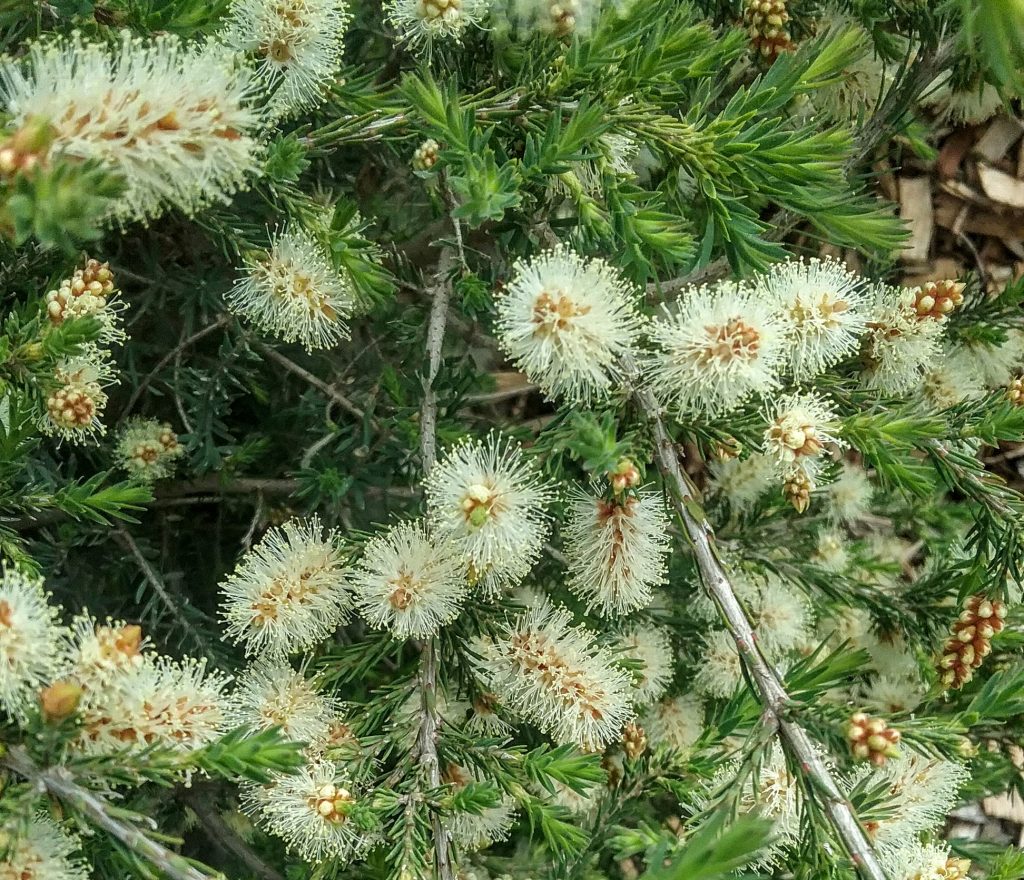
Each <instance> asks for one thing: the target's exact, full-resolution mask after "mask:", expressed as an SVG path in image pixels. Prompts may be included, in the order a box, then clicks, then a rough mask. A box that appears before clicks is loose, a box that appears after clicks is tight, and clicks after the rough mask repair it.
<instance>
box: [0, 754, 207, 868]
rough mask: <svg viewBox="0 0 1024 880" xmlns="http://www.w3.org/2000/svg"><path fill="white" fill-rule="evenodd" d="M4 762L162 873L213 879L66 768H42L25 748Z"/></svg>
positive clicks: (4, 759) (8, 755)
mask: <svg viewBox="0 0 1024 880" xmlns="http://www.w3.org/2000/svg"><path fill="white" fill-rule="evenodd" d="M0 763H2V764H3V765H4V766H5V767H8V768H9V769H11V770H13V771H14V772H15V773H17V774H18V775H19V776H23V777H24V778H25V779H27V780H29V781H30V782H32V783H34V784H35V785H37V786H39V788H41V789H42V790H43V791H45V792H47V793H49V794H51V795H53V796H54V797H55V798H57V799H58V800H61V801H63V802H64V803H66V804H68V805H69V806H71V807H73V808H74V809H75V810H77V811H78V812H79V813H81V814H82V815H83V816H85V817H86V818H88V819H89V821H90V822H92V824H94V825H96V826H97V827H99V828H102V829H103V830H104V831H106V832H107V834H109V835H110V836H111V837H114V838H116V839H117V840H119V841H121V843H122V844H124V845H125V846H126V847H128V849H130V850H131V851H132V852H134V853H136V854H137V855H139V856H141V857H142V858H143V859H145V860H146V861H147V862H149V863H150V864H151V865H153V867H155V868H156V869H157V870H158V871H159V872H160V873H161V874H164V875H166V876H167V877H171V878H173V880H210V878H211V877H212V876H213V875H211V874H207V873H204V872H202V871H200V870H198V869H197V868H196V867H195V866H194V865H192V864H191V863H190V862H189V861H188V859H186V858H185V857H184V856H181V855H178V853H176V852H173V851H172V850H169V849H167V848H166V847H165V846H162V845H161V844H159V843H157V842H156V841H155V840H152V839H151V838H150V837H148V836H147V835H146V834H145V832H143V831H141V830H140V829H138V828H135V827H134V826H132V825H127V824H125V823H124V822H121V821H120V820H118V819H116V818H115V817H114V816H113V815H112V810H114V809H115V808H113V807H112V806H111V804H109V803H108V802H107V801H106V800H105V799H104V798H103V797H101V796H100V795H98V794H97V793H96V792H93V791H90V790H89V789H87V788H83V787H82V786H80V785H79V784H78V783H77V782H75V781H74V779H73V778H72V777H71V774H70V773H68V771H67V769H66V768H64V767H45V768H44V767H38V766H36V764H35V762H34V761H33V760H32V758H31V757H29V754H28V753H27V752H26V751H25V750H24V749H23V748H22V747H21V746H12V747H11V749H10V751H8V753H7V754H6V755H5V756H4V758H3V760H2V762H0Z"/></svg>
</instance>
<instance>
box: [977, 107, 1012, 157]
mask: <svg viewBox="0 0 1024 880" xmlns="http://www.w3.org/2000/svg"><path fill="white" fill-rule="evenodd" d="M1021 134H1024V126H1022V125H1021V124H1020V123H1019V122H1018V121H1017V120H1016V119H1010V118H1008V117H1006V116H1000V117H999V118H998V119H994V120H992V123H991V125H989V127H988V129H987V130H986V131H985V133H984V134H983V135H982V136H981V140H979V141H978V143H977V144H975V146H974V153H975V155H977V156H980V157H981V158H982V159H984V160H985V161H986V162H998V161H999V160H1000V159H1002V158H1003V156H1005V155H1006V153H1007V152H1008V151H1009V149H1010V147H1012V146H1013V145H1014V144H1015V143H1017V139H1018V138H1019V137H1020V136H1021Z"/></svg>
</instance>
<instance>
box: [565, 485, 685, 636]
mask: <svg viewBox="0 0 1024 880" xmlns="http://www.w3.org/2000/svg"><path fill="white" fill-rule="evenodd" d="M668 535H669V521H668V515H667V514H666V512H665V504H664V501H663V500H662V498H661V495H660V494H658V493H655V492H640V493H638V494H636V495H629V496H625V497H616V498H612V499H607V498H603V497H601V496H598V495H590V494H587V493H584V492H579V493H577V494H576V495H574V496H573V498H572V507H571V509H570V519H569V521H568V522H567V523H566V525H565V527H564V529H563V536H564V539H565V552H566V556H567V557H568V560H569V582H568V584H567V586H568V588H569V590H570V591H572V592H573V593H574V594H576V595H577V596H579V597H580V598H581V599H583V600H584V601H585V602H587V607H588V608H590V609H596V610H597V611H598V612H599V613H600V614H603V615H606V616H612V615H621V614H628V613H629V612H631V611H635V610H637V609H638V608H643V607H645V606H647V605H649V604H650V602H651V597H652V595H653V589H654V587H656V586H658V585H659V584H661V583H663V582H664V580H665V570H666V558H667V556H668V550H669V544H670V541H669V537H668Z"/></svg>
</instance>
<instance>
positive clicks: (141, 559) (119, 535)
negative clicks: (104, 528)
mask: <svg viewBox="0 0 1024 880" xmlns="http://www.w3.org/2000/svg"><path fill="white" fill-rule="evenodd" d="M114 538H115V539H116V540H117V541H118V543H120V544H121V545H123V546H124V548H125V549H126V550H127V551H128V552H129V553H131V555H132V556H133V557H134V559H135V562H136V563H137V564H138V566H139V570H140V571H141V572H142V576H143V578H145V579H146V582H147V583H148V584H149V585H150V586H151V587H152V588H153V591H154V592H155V593H156V594H157V596H158V597H159V598H160V601H161V602H162V603H163V605H164V607H165V608H166V609H167V610H168V611H169V612H170V613H171V617H173V618H174V619H175V620H176V621H177V623H178V626H180V627H181V628H182V629H183V630H184V631H185V632H187V633H188V634H189V635H190V636H191V637H192V639H193V640H194V641H195V643H196V644H197V645H198V646H199V647H200V648H202V649H204V650H205V651H206V652H207V653H210V647H211V646H210V644H209V642H208V641H207V639H206V638H205V636H203V635H202V634H201V633H200V632H199V631H198V630H197V629H196V628H195V627H194V626H193V625H192V623H191V622H190V621H189V619H188V618H187V617H185V615H184V614H183V613H182V611H181V608H179V607H178V603H177V602H175V601H174V600H173V599H172V598H171V594H170V592H169V591H168V589H167V585H166V584H165V583H164V582H163V580H162V579H161V578H160V575H158V574H157V573H156V570H155V569H154V568H153V566H152V565H150V564H149V560H148V559H146V557H145V556H144V555H143V553H142V551H141V550H140V549H139V545H138V544H136V543H135V539H134V538H133V537H132V536H131V534H130V533H129V532H128V530H127V529H125V528H124V527H123V526H118V527H117V529H116V530H115V531H114Z"/></svg>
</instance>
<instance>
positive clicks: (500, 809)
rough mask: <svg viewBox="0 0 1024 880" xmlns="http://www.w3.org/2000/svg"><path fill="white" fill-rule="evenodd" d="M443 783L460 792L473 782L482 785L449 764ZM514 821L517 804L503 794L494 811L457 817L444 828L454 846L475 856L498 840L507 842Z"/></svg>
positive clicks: (466, 773) (474, 774)
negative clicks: (476, 852) (477, 852)
mask: <svg viewBox="0 0 1024 880" xmlns="http://www.w3.org/2000/svg"><path fill="white" fill-rule="evenodd" d="M442 781H443V782H445V783H447V784H449V785H451V786H453V787H454V788H455V789H456V790H458V789H461V788H464V787H465V786H466V785H468V784H469V783H470V782H479V781H480V779H479V778H478V775H477V774H476V773H474V772H472V771H471V770H467V769H466V768H465V767H460V766H458V765H457V764H449V765H448V767H447V769H446V770H445V772H444V774H443V775H442ZM515 819H516V803H515V801H514V800H513V799H512V798H511V797H509V796H508V795H507V794H504V793H502V795H501V797H500V799H499V800H498V803H497V804H495V805H494V806H493V807H487V808H485V809H484V810H483V811H482V812H480V813H469V812H465V811H462V812H458V813H455V814H454V815H453V816H451V817H450V818H449V819H448V821H447V822H446V823H445V824H446V827H447V830H448V833H449V834H450V835H451V836H452V840H453V841H455V845H456V846H457V847H458V848H459V849H460V850H461V851H462V852H475V851H476V850H480V849H485V848H486V847H488V846H490V845H491V844H492V843H497V842H498V841H499V840H505V839H506V838H507V837H508V834H509V831H511V830H512V825H513V824H514V823H515Z"/></svg>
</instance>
